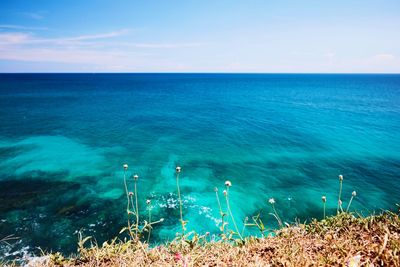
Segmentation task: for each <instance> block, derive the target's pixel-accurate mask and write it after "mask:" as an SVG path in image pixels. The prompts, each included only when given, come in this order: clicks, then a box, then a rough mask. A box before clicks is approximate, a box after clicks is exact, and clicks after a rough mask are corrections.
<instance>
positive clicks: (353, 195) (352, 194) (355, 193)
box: [346, 191, 357, 212]
mask: <svg viewBox="0 0 400 267" xmlns="http://www.w3.org/2000/svg"><path fill="white" fill-rule="evenodd" d="M356 195H357V192H356V191H353V192H352V193H351V198H350V201H349V204H348V205H347V208H346V212H348V211H349V209H350V205H351V202H352V201H353V198H354V197H355V196H356Z"/></svg>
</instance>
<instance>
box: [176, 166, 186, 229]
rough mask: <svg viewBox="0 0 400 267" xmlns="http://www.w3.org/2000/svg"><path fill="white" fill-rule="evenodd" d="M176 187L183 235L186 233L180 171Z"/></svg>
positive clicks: (177, 175) (177, 174)
mask: <svg viewBox="0 0 400 267" xmlns="http://www.w3.org/2000/svg"><path fill="white" fill-rule="evenodd" d="M176 187H177V190H178V201H179V213H180V218H181V219H180V221H181V225H182V236H183V235H185V223H184V221H183V212H182V199H181V190H180V188H179V172H177V173H176Z"/></svg>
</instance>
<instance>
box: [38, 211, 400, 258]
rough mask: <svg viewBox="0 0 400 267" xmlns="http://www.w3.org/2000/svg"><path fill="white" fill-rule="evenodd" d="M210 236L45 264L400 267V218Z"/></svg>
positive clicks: (94, 250) (109, 247) (85, 252)
mask: <svg viewBox="0 0 400 267" xmlns="http://www.w3.org/2000/svg"><path fill="white" fill-rule="evenodd" d="M210 239H211V238H210V237H209V236H207V235H203V236H199V235H196V234H193V236H192V238H191V239H186V240H185V241H182V240H179V241H173V242H171V243H168V244H165V245H163V246H157V247H153V248H150V247H148V244H147V243H141V244H138V243H137V242H134V241H131V240H130V241H126V242H123V241H120V240H117V239H114V240H112V241H110V242H107V243H104V244H103V245H101V246H99V245H95V244H92V246H91V247H90V248H84V247H83V244H80V250H79V252H80V253H79V256H76V257H72V258H69V259H65V258H63V257H62V256H61V254H59V253H58V254H57V253H56V254H51V255H50V256H48V257H47V258H46V261H44V262H42V263H41V265H40V266H60V265H61V266H232V265H234V266H343V265H345V266H400V218H399V215H398V214H395V213H392V212H384V213H382V214H380V215H373V216H368V217H365V218H363V217H357V216H356V215H354V214H350V213H340V214H338V215H334V216H331V217H327V218H326V219H325V220H321V221H317V220H314V221H312V222H310V223H308V224H296V225H292V226H289V227H285V228H282V229H279V230H277V231H276V232H275V235H274V236H273V237H272V236H268V237H264V238H255V237H247V238H245V241H244V242H243V243H242V244H240V245H239V244H235V243H232V242H225V241H211V240H210Z"/></svg>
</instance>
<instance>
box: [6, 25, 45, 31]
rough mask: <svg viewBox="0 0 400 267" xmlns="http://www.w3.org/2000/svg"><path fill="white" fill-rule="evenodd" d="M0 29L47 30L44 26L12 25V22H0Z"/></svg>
mask: <svg viewBox="0 0 400 267" xmlns="http://www.w3.org/2000/svg"><path fill="white" fill-rule="evenodd" d="M0 28H1V29H11V30H27V31H45V30H48V28H46V27H30V26H22V25H12V24H0Z"/></svg>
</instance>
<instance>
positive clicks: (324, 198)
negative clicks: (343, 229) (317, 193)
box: [322, 196, 326, 219]
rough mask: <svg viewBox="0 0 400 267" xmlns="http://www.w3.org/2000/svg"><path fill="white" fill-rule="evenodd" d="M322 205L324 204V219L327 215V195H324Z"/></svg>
mask: <svg viewBox="0 0 400 267" xmlns="http://www.w3.org/2000/svg"><path fill="white" fill-rule="evenodd" d="M322 203H323V204H322V205H323V206H324V219H325V217H326V196H322Z"/></svg>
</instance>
